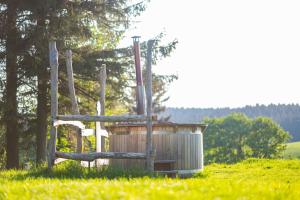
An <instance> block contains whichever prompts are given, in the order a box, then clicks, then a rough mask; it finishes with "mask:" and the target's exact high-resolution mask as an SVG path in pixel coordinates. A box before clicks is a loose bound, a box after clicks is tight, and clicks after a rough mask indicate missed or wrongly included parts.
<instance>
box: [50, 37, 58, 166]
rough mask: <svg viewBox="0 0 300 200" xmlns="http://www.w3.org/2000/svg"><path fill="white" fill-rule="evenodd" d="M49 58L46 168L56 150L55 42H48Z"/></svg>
mask: <svg viewBox="0 0 300 200" xmlns="http://www.w3.org/2000/svg"><path fill="white" fill-rule="evenodd" d="M49 59H50V68H51V71H50V73H51V75H50V76H51V129H50V140H49V149H48V168H49V169H51V168H52V166H53V165H54V160H55V151H56V135H57V130H56V127H54V126H53V125H54V120H55V118H56V116H57V113H58V98H57V91H58V85H57V84H58V51H57V49H56V42H55V41H50V42H49Z"/></svg>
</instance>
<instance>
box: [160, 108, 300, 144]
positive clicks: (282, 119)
mask: <svg viewBox="0 0 300 200" xmlns="http://www.w3.org/2000/svg"><path fill="white" fill-rule="evenodd" d="M234 112H238V113H244V114H245V115H247V116H248V117H250V118H253V119H254V118H257V117H260V116H264V117H269V118H271V119H273V120H274V121H275V122H277V123H278V124H279V125H280V126H281V127H282V128H283V129H284V130H286V131H288V132H289V133H290V134H291V136H292V138H291V139H290V141H300V105H298V104H287V105H285V104H277V105H276V104H270V105H259V104H257V105H255V106H245V107H241V108H167V109H166V110H165V112H163V113H161V114H159V115H160V116H161V117H167V116H169V118H170V121H173V122H178V123H199V122H201V121H203V120H204V118H205V117H209V118H214V117H224V116H227V115H229V114H230V113H234Z"/></svg>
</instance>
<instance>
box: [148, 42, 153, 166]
mask: <svg viewBox="0 0 300 200" xmlns="http://www.w3.org/2000/svg"><path fill="white" fill-rule="evenodd" d="M153 45H154V40H149V41H148V42H147V58H146V82H147V85H146V99H147V140H146V154H147V170H148V171H150V172H152V171H154V160H153V159H152V154H153V151H154V150H153V148H152V47H153Z"/></svg>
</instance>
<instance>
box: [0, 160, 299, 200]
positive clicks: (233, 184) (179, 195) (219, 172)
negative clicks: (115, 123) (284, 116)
mask: <svg viewBox="0 0 300 200" xmlns="http://www.w3.org/2000/svg"><path fill="white" fill-rule="evenodd" d="M71 166H72V165H69V164H68V165H67V166H65V165H62V166H57V168H55V169H54V172H53V174H50V173H49V172H46V171H43V170H41V169H38V170H31V171H12V170H11V171H3V172H0V199H249V200H252V199H253V200H256V199H278V200H280V199H282V200H289V199H295V200H296V199H299V196H300V191H299V188H300V180H299V170H300V161H299V160H267V159H261V160H260V159H250V160H246V161H243V162H241V163H238V164H234V165H228V164H212V165H209V166H206V168H205V171H204V173H201V174H198V175H196V176H195V177H194V178H189V179H178V178H175V179H170V178H161V177H158V178H150V177H147V175H146V174H140V175H134V176H130V175H120V176H118V175H117V174H118V173H117V172H116V171H114V172H110V171H109V170H108V171H107V172H106V173H107V174H113V175H111V176H109V178H106V175H104V171H105V170H104V171H103V174H102V175H103V176H102V175H101V173H102V172H101V171H100V172H99V174H98V175H97V173H96V172H95V171H93V170H91V171H90V172H88V170H87V169H79V168H77V167H74V166H72V167H71ZM131 173H132V172H131ZM113 177H114V178H113Z"/></svg>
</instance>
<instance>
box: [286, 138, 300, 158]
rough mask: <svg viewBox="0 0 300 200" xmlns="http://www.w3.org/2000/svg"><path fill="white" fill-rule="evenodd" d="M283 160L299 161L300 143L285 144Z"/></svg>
mask: <svg viewBox="0 0 300 200" xmlns="http://www.w3.org/2000/svg"><path fill="white" fill-rule="evenodd" d="M284 158H287V159H291V158H292V159H293V158H298V159H300V142H291V143H288V144H287V147H286V150H285V152H284Z"/></svg>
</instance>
